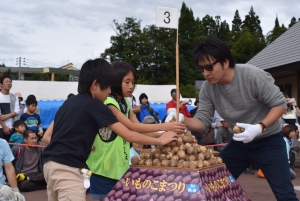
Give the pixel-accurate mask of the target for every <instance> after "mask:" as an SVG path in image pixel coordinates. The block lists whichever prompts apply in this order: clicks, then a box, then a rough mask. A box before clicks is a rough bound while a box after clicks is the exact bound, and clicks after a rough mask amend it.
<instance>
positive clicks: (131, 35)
mask: <svg viewBox="0 0 300 201" xmlns="http://www.w3.org/2000/svg"><path fill="white" fill-rule="evenodd" d="M113 23H114V27H113V28H114V30H115V32H116V35H115V36H111V38H110V41H111V44H112V46H111V47H110V48H107V49H105V51H104V53H103V54H101V57H102V58H105V59H109V60H110V61H111V62H113V61H118V60H123V61H127V62H128V63H130V64H131V65H133V66H134V67H136V68H137V67H138V66H139V62H140V58H139V55H138V54H137V53H138V52H139V47H140V34H141V29H140V28H141V20H137V19H136V18H129V17H127V18H126V19H125V23H122V24H120V23H119V22H118V21H117V20H113Z"/></svg>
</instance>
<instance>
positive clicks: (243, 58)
mask: <svg viewBox="0 0 300 201" xmlns="http://www.w3.org/2000/svg"><path fill="white" fill-rule="evenodd" d="M257 43H259V42H258V41H257V38H256V37H255V36H254V35H253V34H251V33H250V32H249V31H244V32H243V35H242V36H241V37H240V38H239V39H238V41H236V42H235V43H233V46H232V48H231V52H232V55H234V59H235V61H236V62H237V63H246V62H247V61H249V60H250V59H251V58H252V57H253V56H254V55H255V54H257V46H258V44H257Z"/></svg>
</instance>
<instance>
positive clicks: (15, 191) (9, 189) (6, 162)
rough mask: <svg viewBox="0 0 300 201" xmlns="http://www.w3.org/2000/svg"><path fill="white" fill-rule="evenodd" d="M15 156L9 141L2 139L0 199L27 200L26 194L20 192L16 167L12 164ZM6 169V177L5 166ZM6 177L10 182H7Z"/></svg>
mask: <svg viewBox="0 0 300 201" xmlns="http://www.w3.org/2000/svg"><path fill="white" fill-rule="evenodd" d="M13 160H14V156H13V154H12V152H11V150H10V147H9V146H8V144H7V141H6V140H4V139H0V166H1V168H0V200H3V201H25V198H24V196H23V195H22V194H21V193H20V191H19V188H18V185H17V180H16V173H15V168H14V166H13V164H12V161H13ZM2 166H3V167H4V169H5V173H6V177H5V175H4V174H3V168H2ZM6 178H7V181H8V183H9V186H8V184H7V183H6Z"/></svg>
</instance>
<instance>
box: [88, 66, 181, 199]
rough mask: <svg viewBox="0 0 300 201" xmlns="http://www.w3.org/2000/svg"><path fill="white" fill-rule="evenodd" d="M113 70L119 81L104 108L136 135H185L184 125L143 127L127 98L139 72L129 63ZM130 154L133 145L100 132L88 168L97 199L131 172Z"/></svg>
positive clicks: (94, 196) (93, 194)
mask: <svg viewBox="0 0 300 201" xmlns="http://www.w3.org/2000/svg"><path fill="white" fill-rule="evenodd" d="M112 66H113V68H114V70H115V73H116V80H115V81H114V84H113V86H112V88H111V95H110V96H109V97H107V99H106V101H105V102H104V104H106V105H107V106H108V107H109V108H110V109H111V111H112V113H113V114H114V115H115V116H116V117H117V119H118V120H119V121H120V122H121V123H122V124H124V125H125V126H126V127H127V128H128V129H130V130H132V131H136V132H139V133H143V134H146V135H150V136H152V137H159V136H161V134H158V133H156V132H157V131H161V130H165V131H170V130H172V131H175V132H177V133H182V132H183V131H184V129H185V126H184V124H181V123H176V122H172V123H165V124H141V123H140V122H139V121H138V119H137V118H136V115H135V114H134V113H133V111H131V110H130V104H129V102H128V100H127V98H124V97H129V96H131V95H132V93H133V90H134V87H135V81H136V71H135V69H134V68H133V67H132V66H131V65H129V64H128V63H125V62H114V63H113V64H112ZM163 135H164V134H163ZM140 144H142V143H140ZM148 144H149V143H148ZM129 150H130V143H129V142H127V141H126V140H125V139H123V138H122V137H121V136H119V135H118V133H115V132H111V133H108V132H106V131H103V130H99V135H97V136H96V138H95V141H94V143H93V147H92V151H91V153H90V155H89V158H88V160H87V165H88V166H89V168H90V170H91V171H92V173H93V174H92V176H91V187H90V193H91V195H92V197H93V199H96V200H102V199H103V198H104V197H105V196H106V195H107V194H108V193H109V191H111V189H112V188H113V187H114V185H115V184H116V183H117V181H118V180H119V179H121V177H122V176H123V174H124V173H125V172H126V171H127V169H128V168H129V160H130V153H129Z"/></svg>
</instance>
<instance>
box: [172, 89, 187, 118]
mask: <svg viewBox="0 0 300 201" xmlns="http://www.w3.org/2000/svg"><path fill="white" fill-rule="evenodd" d="M171 97H172V100H170V101H169V102H168V103H167V105H166V111H167V113H169V112H168V110H169V109H170V108H175V109H176V107H177V97H176V89H172V90H171ZM179 113H181V114H183V116H185V117H192V116H191V114H190V113H189V111H188V109H187V107H186V103H185V102H184V101H180V105H179Z"/></svg>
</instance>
